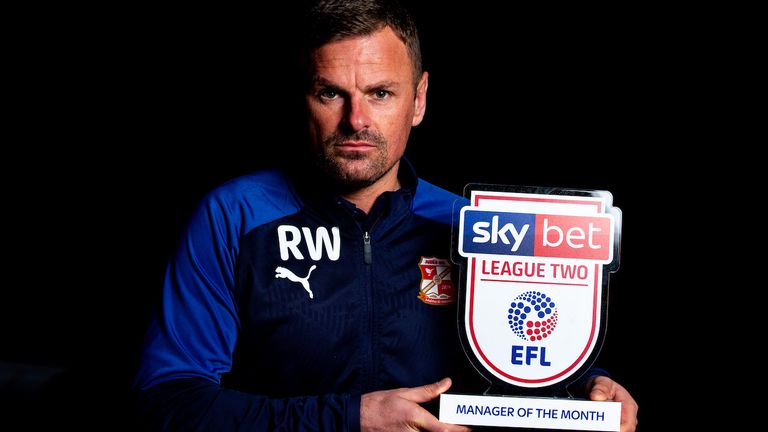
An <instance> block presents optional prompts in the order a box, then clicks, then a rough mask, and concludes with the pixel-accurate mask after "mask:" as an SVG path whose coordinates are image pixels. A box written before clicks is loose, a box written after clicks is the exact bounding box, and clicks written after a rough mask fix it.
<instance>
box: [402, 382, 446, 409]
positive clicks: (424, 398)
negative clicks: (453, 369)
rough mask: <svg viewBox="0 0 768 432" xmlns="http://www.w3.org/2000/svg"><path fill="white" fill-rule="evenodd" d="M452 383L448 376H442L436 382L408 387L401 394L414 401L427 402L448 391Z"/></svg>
mask: <svg viewBox="0 0 768 432" xmlns="http://www.w3.org/2000/svg"><path fill="white" fill-rule="evenodd" d="M452 383H453V382H452V381H451V379H450V378H443V379H441V380H440V381H438V382H436V383H432V384H426V385H423V386H421V387H414V388H411V389H408V391H407V392H405V394H403V395H402V396H403V397H404V398H405V399H408V400H410V401H413V402H416V403H422V402H428V401H431V400H432V399H434V398H436V397H438V396H440V395H441V394H443V393H445V392H446V391H448V389H449V388H451V384H452Z"/></svg>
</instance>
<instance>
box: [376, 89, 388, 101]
mask: <svg viewBox="0 0 768 432" xmlns="http://www.w3.org/2000/svg"><path fill="white" fill-rule="evenodd" d="M391 94H392V93H391V92H389V91H387V90H376V91H375V92H373V96H374V97H375V98H376V99H386V98H388V97H389V96H390V95H391Z"/></svg>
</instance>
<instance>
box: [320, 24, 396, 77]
mask: <svg viewBox="0 0 768 432" xmlns="http://www.w3.org/2000/svg"><path fill="white" fill-rule="evenodd" d="M312 63H313V66H314V70H315V73H316V74H318V75H321V76H324V75H326V74H337V73H339V74H343V73H345V72H350V71H352V70H358V71H359V70H362V71H364V72H367V73H376V72H381V73H390V74H391V73H399V72H405V73H406V74H410V68H411V62H410V57H409V56H408V49H407V48H406V46H405V43H403V41H402V40H400V38H399V37H398V36H397V34H395V32H394V31H392V29H391V28H389V27H384V28H382V29H381V30H378V31H376V32H375V33H372V34H370V35H363V36H355V37H349V38H345V39H342V40H338V41H333V42H329V43H327V44H325V45H323V46H321V47H319V48H317V49H316V50H315V51H314V52H313V54H312Z"/></svg>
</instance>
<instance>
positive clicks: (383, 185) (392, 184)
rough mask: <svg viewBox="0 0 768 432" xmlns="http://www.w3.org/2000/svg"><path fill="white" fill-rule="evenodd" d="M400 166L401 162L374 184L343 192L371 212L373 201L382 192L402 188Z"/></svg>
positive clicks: (351, 200)
mask: <svg viewBox="0 0 768 432" xmlns="http://www.w3.org/2000/svg"><path fill="white" fill-rule="evenodd" d="M398 166H399V164H396V165H395V166H394V167H392V169H391V170H389V172H387V173H386V174H384V176H383V177H381V178H380V179H378V180H377V181H376V182H375V183H374V184H372V185H370V186H366V187H364V188H360V189H355V190H351V191H347V192H345V193H343V194H342V196H343V197H344V199H346V200H347V201H349V202H351V203H352V204H354V205H355V206H356V207H357V208H359V209H360V210H362V211H364V212H365V213H368V212H370V211H371V207H373V203H374V202H376V198H378V197H379V196H380V195H381V194H383V193H384V192H393V191H396V190H398V189H400V181H399V180H398V179H397V171H398Z"/></svg>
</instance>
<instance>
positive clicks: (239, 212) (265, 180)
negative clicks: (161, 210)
mask: <svg viewBox="0 0 768 432" xmlns="http://www.w3.org/2000/svg"><path fill="white" fill-rule="evenodd" d="M300 208H301V202H300V200H299V198H298V195H297V194H296V191H295V189H294V187H293V185H292V183H291V181H290V180H289V179H288V177H287V176H286V175H285V174H284V173H283V172H282V171H279V170H264V171H258V172H254V173H251V174H247V175H244V176H241V177H237V178H234V179H232V180H229V181H227V182H226V183H223V184H222V185H220V186H218V187H217V188H215V189H214V190H212V191H211V192H209V193H208V194H207V195H206V196H205V197H204V198H203V200H202V202H201V205H200V206H199V210H200V211H203V212H205V213H206V215H207V217H208V218H213V219H219V218H223V219H227V220H230V221H236V222H238V224H239V225H241V226H240V230H239V231H241V233H242V232H247V231H248V230H250V229H251V228H253V227H255V226H258V225H261V224H265V223H268V222H271V221H273V220H276V219H279V218H281V217H283V216H285V215H288V214H293V213H296V212H297V211H298V210H299V209H300Z"/></svg>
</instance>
